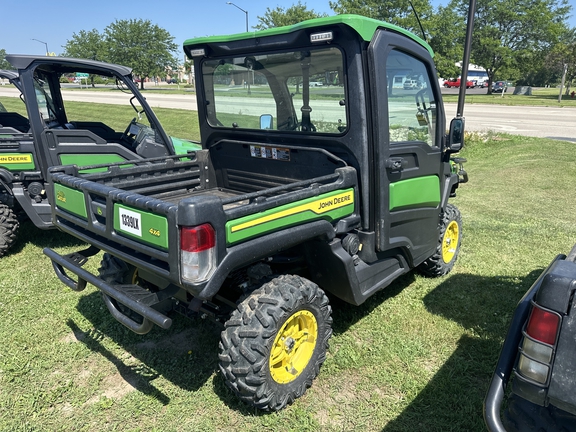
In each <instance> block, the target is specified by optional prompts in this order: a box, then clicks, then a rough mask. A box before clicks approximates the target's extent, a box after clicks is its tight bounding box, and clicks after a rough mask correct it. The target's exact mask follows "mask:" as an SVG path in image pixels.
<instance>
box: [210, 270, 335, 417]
mask: <svg viewBox="0 0 576 432" xmlns="http://www.w3.org/2000/svg"><path fill="white" fill-rule="evenodd" d="M331 312H332V309H331V307H330V305H329V302H328V297H326V294H325V293H324V291H322V290H321V289H320V288H319V287H318V286H317V285H316V284H314V283H313V282H310V281H308V280H306V279H304V278H301V277H299V276H293V275H283V276H279V277H276V278H275V279H272V280H271V281H270V282H268V283H266V284H264V285H263V286H262V287H260V288H259V289H257V290H255V291H254V292H253V293H252V294H251V295H250V296H248V297H247V298H246V299H245V300H244V301H242V303H240V304H239V305H238V308H237V309H236V310H235V311H234V312H233V314H232V316H231V317H230V319H229V320H228V321H227V322H226V324H225V327H226V328H225V330H224V331H223V332H222V335H221V342H220V344H219V351H220V352H219V360H220V365H219V366H220V372H221V373H222V376H223V377H224V380H225V382H226V385H227V386H228V387H229V388H230V389H231V390H232V391H233V392H234V393H235V394H236V395H237V396H238V397H239V398H240V399H241V400H242V401H244V402H246V403H247V404H249V405H252V406H254V407H256V408H259V409H262V410H265V411H278V410H280V409H282V408H284V407H285V406H286V405H288V404H291V403H292V402H293V401H294V400H295V399H296V398H299V397H300V396H302V395H303V394H304V392H305V391H306V389H307V388H308V387H310V386H311V385H312V381H313V380H314V378H315V377H316V376H317V375H318V372H319V370H320V366H321V365H322V363H324V360H325V359H326V350H327V348H328V339H329V338H330V336H331V335H332V317H331Z"/></svg>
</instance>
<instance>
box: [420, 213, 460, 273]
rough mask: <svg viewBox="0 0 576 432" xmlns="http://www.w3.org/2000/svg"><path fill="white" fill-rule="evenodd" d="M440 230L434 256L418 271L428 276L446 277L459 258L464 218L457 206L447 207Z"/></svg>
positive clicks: (421, 265)
mask: <svg viewBox="0 0 576 432" xmlns="http://www.w3.org/2000/svg"><path fill="white" fill-rule="evenodd" d="M439 228H440V236H439V238H438V244H437V246H436V251H435V252H434V255H432V256H431V257H430V258H428V259H427V260H426V261H424V262H423V263H422V264H420V265H419V266H418V270H419V271H420V272H421V273H422V274H424V275H426V276H431V277H438V276H444V275H445V274H447V273H448V272H449V271H450V270H452V267H454V263H455V262H456V259H457V258H458V254H459V253H460V244H461V242H462V216H461V215H460V210H458V208H457V207H456V206H454V205H452V204H448V205H446V210H445V211H444V213H443V214H442V216H441V220H440V226H439Z"/></svg>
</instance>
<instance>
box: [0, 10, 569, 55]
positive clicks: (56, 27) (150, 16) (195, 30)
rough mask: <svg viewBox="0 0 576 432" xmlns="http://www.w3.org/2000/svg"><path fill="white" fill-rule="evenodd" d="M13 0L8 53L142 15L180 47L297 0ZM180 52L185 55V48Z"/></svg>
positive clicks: (0, 41) (0, 33)
mask: <svg viewBox="0 0 576 432" xmlns="http://www.w3.org/2000/svg"><path fill="white" fill-rule="evenodd" d="M5 2H6V5H7V2H8V0H0V11H1V12H0V17H1V18H2V19H1V21H2V24H1V25H0V49H5V50H6V52H7V53H8V54H45V53H46V48H48V51H49V52H53V53H55V54H56V55H60V54H61V53H62V51H63V46H64V45H65V44H66V42H67V41H68V40H69V39H71V38H72V36H73V34H74V33H78V32H80V31H81V30H86V31H90V30H92V29H96V30H98V31H99V32H101V33H102V32H103V30H104V29H105V28H106V27H107V26H108V25H109V24H111V23H113V22H115V21H116V20H128V19H143V20H150V21H151V22H152V23H153V24H156V25H158V26H159V27H162V28H164V29H166V30H167V31H168V32H169V33H170V34H171V35H172V36H174V42H175V43H176V44H177V45H178V46H179V47H181V46H182V44H183V42H184V41H185V40H186V39H190V38H193V37H200V36H213V35H223V34H232V33H240V32H243V31H245V30H246V14H245V13H244V12H243V11H242V10H240V9H238V8H241V9H244V10H245V11H247V12H248V25H249V28H250V30H252V26H254V25H256V24H257V23H258V16H263V15H264V13H265V12H266V8H267V7H270V8H271V9H275V8H276V6H281V7H283V8H288V7H290V6H292V5H293V4H296V3H297V2H298V0H276V2H274V1H270V0H236V1H234V2H233V3H234V4H236V5H237V7H235V6H233V5H230V4H227V2H226V0H203V1H198V0H189V1H186V2H184V1H170V0H168V1H166V2H163V1H158V0H156V1H151V0H139V1H136V2H126V1H118V0H115V1H112V0H98V1H95V2H91V1H78V2H74V1H72V2H65V3H58V4H57V5H55V4H52V5H51V4H50V2H46V1H45V0H44V1H39V0H23V1H22V2H21V3H19V5H18V7H14V9H12V11H10V10H9V8H8V7H2V3H5ZM301 3H302V4H305V5H306V6H307V8H308V9H313V10H315V11H316V12H324V13H327V14H329V15H333V14H334V12H333V11H332V10H331V9H330V6H329V3H328V0H301ZM447 3H448V0H432V5H433V6H434V7H437V6H438V5H441V4H447ZM569 3H570V4H571V5H572V7H573V9H574V11H573V16H572V17H571V18H570V21H569V24H570V25H571V26H572V27H576V16H575V15H576V0H569ZM179 53H181V54H180V57H181V58H182V59H184V54H183V53H182V50H181V49H179Z"/></svg>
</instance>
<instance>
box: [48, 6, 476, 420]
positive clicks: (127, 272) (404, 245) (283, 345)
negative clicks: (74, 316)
mask: <svg viewBox="0 0 576 432" xmlns="http://www.w3.org/2000/svg"><path fill="white" fill-rule="evenodd" d="M184 50H185V52H186V54H187V55H188V57H189V58H191V59H193V61H194V71H195V76H196V88H197V97H198V116H199V122H200V131H201V136H202V150H198V151H196V152H193V153H189V154H188V155H187V157H186V158H182V157H178V156H172V157H166V158H156V159H151V160H144V161H135V162H133V166H131V167H122V164H120V163H115V164H108V165H92V166H88V167H75V166H67V167H57V168H54V169H52V170H51V173H50V188H49V190H50V192H51V196H53V197H54V199H53V200H52V201H51V202H52V203H53V206H52V211H53V221H54V223H55V224H56V226H57V227H58V228H60V229H61V230H62V231H64V232H66V233H70V234H72V235H73V236H76V237H77V238H79V239H81V240H83V241H85V242H87V243H89V244H90V245H91V246H90V247H89V248H88V249H86V250H83V251H79V252H76V253H73V254H70V255H66V256H61V255H59V254H58V253H56V252H55V251H53V250H51V249H48V248H46V249H45V250H44V252H45V254H46V255H48V256H49V257H50V258H51V260H52V262H53V266H54V269H55V271H56V273H57V275H58V277H59V278H60V279H61V280H62V281H63V282H64V283H65V284H66V285H68V286H69V287H71V288H72V289H74V290H78V291H80V290H82V289H84V287H85V286H86V284H87V283H91V284H93V285H95V286H96V287H97V288H98V289H99V290H100V291H101V292H102V294H103V298H104V302H105V304H106V305H107V307H108V309H109V311H110V312H111V314H112V315H113V316H114V317H115V318H116V319H117V320H118V321H120V322H121V323H122V324H124V325H125V326H127V327H128V328H130V329H132V330H133V331H135V332H137V333H142V334H143V333H146V332H148V331H150V329H151V328H153V326H154V325H156V326H159V327H161V328H164V329H167V328H169V327H170V325H171V323H172V319H171V318H170V317H169V314H170V312H172V311H177V312H181V313H183V314H184V315H198V316H201V317H208V318H212V319H214V320H215V321H218V322H220V323H222V324H223V325H224V330H223V331H222V337H221V342H220V346H219V350H220V353H219V362H220V365H219V367H220V371H221V373H222V378H223V380H224V381H225V382H226V384H227V385H228V386H229V387H230V389H232V391H233V392H234V393H236V394H237V395H238V396H239V397H240V398H241V399H242V400H243V401H245V402H247V403H248V404H251V405H253V406H255V407H258V408H260V409H264V410H279V409H281V408H283V407H285V406H286V405H287V404H289V403H292V401H293V400H294V399H296V398H298V397H300V396H302V394H303V393H304V392H305V390H306V388H307V387H309V386H310V385H311V383H312V380H313V379H314V378H315V376H316V375H317V374H318V371H319V368H320V366H321V364H322V363H323V362H324V360H325V358H326V350H327V348H328V339H329V338H330V336H331V334H332V328H331V324H332V317H331V306H330V303H329V299H328V296H327V295H326V294H325V292H327V293H329V294H331V295H333V296H335V297H338V298H340V299H342V300H344V301H346V302H349V303H352V304H354V305H359V304H361V303H363V302H364V301H365V300H366V299H367V298H368V297H370V296H371V295H373V294H374V293H376V292H378V291H380V290H381V289H383V288H385V287H386V286H387V285H389V284H390V283H391V282H392V281H394V280H395V279H396V278H398V277H399V276H400V275H402V274H405V273H407V272H409V271H411V270H413V269H418V270H420V271H421V272H422V273H424V274H426V275H430V276H440V275H444V274H446V273H447V272H448V271H450V269H451V268H452V267H453V265H454V262H455V261H456V258H457V256H458V251H459V249H460V241H461V236H462V225H461V217H460V213H459V211H458V209H457V208H456V207H455V206H454V205H452V204H450V203H449V202H448V201H449V198H451V197H454V196H455V194H456V190H457V188H458V186H459V184H460V183H461V182H463V181H465V180H466V174H465V172H464V171H463V169H462V166H461V165H462V160H453V159H451V155H452V154H454V153H455V152H457V151H458V150H460V148H461V146H462V140H463V127H464V124H463V119H462V118H457V119H454V120H453V121H452V123H451V126H450V133H449V134H448V135H446V124H445V113H444V107H443V105H442V98H441V94H440V88H439V85H438V80H437V78H436V71H435V67H434V63H433V60H432V51H431V49H430V47H429V46H428V45H427V44H426V43H425V42H424V41H423V40H421V39H420V38H418V37H417V36H415V35H413V34H412V33H409V32H407V31H405V30H403V29H401V28H398V27H396V26H393V25H390V24H387V23H384V22H380V21H376V20H373V19H368V18H365V17H360V16H355V15H340V16H333V17H327V18H318V19H313V20H309V21H304V22H302V23H299V24H296V25H292V26H287V27H281V28H274V29H268V30H264V31H260V32H254V33H242V34H237V35H232V36H218V37H216V36H215V37H205V38H198V39H191V40H188V41H186V42H185V44H184ZM406 76H409V77H417V79H418V80H419V81H420V82H421V83H422V86H421V87H420V88H414V89H412V88H411V89H405V88H404V86H403V84H402V83H403V79H400V80H397V79H396V77H406ZM397 82H399V84H397ZM94 169H105V171H102V172H90V173H88V172H87V171H89V170H94ZM83 173H84V174H83ZM99 251H104V252H105V254H104V257H103V260H102V262H101V267H100V271H99V275H98V276H96V275H94V274H92V273H90V272H88V271H86V270H85V269H83V268H82V265H83V264H84V263H85V262H86V261H87V260H88V259H89V257H91V256H94V255H95V254H96V253H98V252H99ZM70 273H73V274H74V275H76V277H75V276H72V275H70ZM71 276H72V277H71Z"/></svg>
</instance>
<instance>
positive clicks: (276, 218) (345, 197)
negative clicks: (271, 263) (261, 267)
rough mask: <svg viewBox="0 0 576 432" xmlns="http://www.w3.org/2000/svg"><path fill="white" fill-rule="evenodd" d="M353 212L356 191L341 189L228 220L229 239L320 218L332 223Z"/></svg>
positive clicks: (237, 239) (238, 238) (263, 232)
mask: <svg viewBox="0 0 576 432" xmlns="http://www.w3.org/2000/svg"><path fill="white" fill-rule="evenodd" d="M353 212H354V190H353V189H346V190H338V191H335V192H330V193H327V194H323V195H320V196H317V197H313V198H307V199H304V200H300V201H296V202H294V203H291V204H286V205H283V206H280V207H277V208H274V209H271V210H267V211H264V212H261V213H257V214H254V215H249V216H244V217H242V218H239V219H235V220H232V221H229V222H227V223H226V242H227V244H228V245H231V244H234V243H238V242H241V241H245V240H248V239H251V238H254V237H258V236H261V235H264V234H267V233H270V232H273V231H278V230H280V229H285V228H289V227H291V226H294V225H298V224H301V223H304V222H310V221H313V220H318V219H325V220H328V221H330V222H332V221H335V220H337V219H341V218H343V217H345V216H348V215H350V214H352V213H353Z"/></svg>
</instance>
